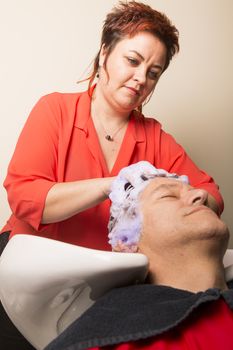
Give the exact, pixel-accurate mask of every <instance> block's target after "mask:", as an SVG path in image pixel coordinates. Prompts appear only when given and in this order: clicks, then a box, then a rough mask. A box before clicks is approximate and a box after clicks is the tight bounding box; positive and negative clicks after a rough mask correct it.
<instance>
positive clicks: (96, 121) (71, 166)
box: [2, 1, 223, 250]
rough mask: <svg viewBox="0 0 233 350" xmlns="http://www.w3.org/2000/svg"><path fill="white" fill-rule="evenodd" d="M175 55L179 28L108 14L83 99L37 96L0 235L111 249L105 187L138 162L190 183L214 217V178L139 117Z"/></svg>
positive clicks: (162, 19) (158, 18) (125, 9)
mask: <svg viewBox="0 0 233 350" xmlns="http://www.w3.org/2000/svg"><path fill="white" fill-rule="evenodd" d="M178 50H179V44H178V32H177V29H176V28H175V27H174V26H173V25H172V24H171V23H170V21H169V19H168V18H167V17H166V16H165V15H163V14H161V13H159V12H157V11H155V10H153V9H152V8H151V7H149V6H147V5H144V4H142V3H137V2H135V1H131V2H128V3H120V4H119V6H117V7H115V8H114V9H113V11H112V12H111V13H109V14H108V15H107V18H106V21H105V23H104V27H103V33H102V40H101V46H100V51H99V53H98V54H97V56H96V58H95V61H94V69H93V74H92V75H91V77H90V84H89V89H88V91H87V92H84V93H67V94H62V93H53V94H50V95H47V96H44V97H43V98H42V99H40V101H39V102H38V103H37V104H36V106H35V107H34V108H33V110H32V112H31V114H30V116H29V118H28V120H27V122H26V124H25V126H24V128H23V131H22V133H21V135H20V137H19V140H18V143H17V146H16V149H15V153H14V155H13V158H12V160H11V162H10V165H9V169H8V174H7V177H6V179H5V183H4V185H5V187H6V190H7V192H8V198H9V203H10V206H11V209H12V215H11V217H10V219H9V220H8V222H7V224H6V225H5V226H4V228H3V229H2V233H4V232H8V233H9V232H10V237H12V236H13V235H14V234H17V233H28V234H35V235H41V236H44V237H49V238H53V239H57V240H61V241H65V242H69V243H72V244H77V245H80V246H86V247H89V248H95V249H103V250H109V249H110V246H109V245H108V244H107V222H108V217H109V200H108V199H107V198H108V193H109V189H110V186H111V183H112V180H113V178H114V176H116V175H117V174H118V172H119V171H120V169H121V168H122V167H124V166H127V165H129V164H132V163H135V162H138V161H140V160H147V161H149V162H151V163H152V164H153V165H155V166H156V168H163V169H166V170H167V171H169V172H175V173H177V174H186V175H188V177H189V179H190V180H191V185H192V186H196V187H200V188H204V189H206V190H207V191H208V193H209V196H208V202H209V203H208V204H209V206H211V207H212V208H213V209H214V210H215V211H216V212H218V213H221V211H222V209H223V201H222V197H221V195H220V193H219V191H218V187H217V185H216V184H215V183H214V181H213V179H212V178H211V177H210V176H208V175H207V174H206V173H204V172H202V171H201V170H199V169H198V168H197V167H196V165H195V164H193V162H192V161H191V160H190V159H189V158H188V156H187V155H186V153H185V151H184V150H183V148H182V147H181V146H180V145H178V144H177V143H176V142H175V140H174V139H173V138H172V137H171V136H170V135H168V134H166V133H165V132H164V131H163V130H162V129H161V125H160V123H159V122H157V121H155V120H154V119H150V118H144V116H143V115H142V113H141V109H142V105H143V104H144V103H146V101H147V100H148V99H149V98H150V96H151V95H152V93H153V91H154V89H155V87H156V84H157V82H158V80H159V78H160V76H161V75H162V73H163V72H164V71H165V70H166V69H167V67H168V66H169V63H170V60H171V59H172V57H173V56H174V54H175V53H177V52H178ZM96 77H97V82H96V84H93V82H94V79H95V78H96Z"/></svg>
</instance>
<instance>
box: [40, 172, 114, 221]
mask: <svg viewBox="0 0 233 350" xmlns="http://www.w3.org/2000/svg"><path fill="white" fill-rule="evenodd" d="M113 179H114V177H106V178H100V179H88V180H81V181H74V182H66V183H56V184H55V185H54V186H53V187H51V189H50V190H49V192H48V195H47V197H46V201H45V207H44V211H43V215H42V220H41V223H42V224H49V223H53V222H59V221H62V220H66V219H68V218H70V217H71V216H73V215H75V214H77V213H79V212H81V211H83V210H86V209H88V208H91V207H93V206H95V205H97V204H99V203H100V202H102V201H103V200H105V199H107V198H108V194H109V191H110V186H111V183H112V181H113Z"/></svg>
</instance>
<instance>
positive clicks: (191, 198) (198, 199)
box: [187, 188, 208, 205]
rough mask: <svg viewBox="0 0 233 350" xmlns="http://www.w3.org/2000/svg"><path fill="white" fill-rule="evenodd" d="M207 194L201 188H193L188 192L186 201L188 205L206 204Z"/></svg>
mask: <svg viewBox="0 0 233 350" xmlns="http://www.w3.org/2000/svg"><path fill="white" fill-rule="evenodd" d="M207 199H208V192H207V191H206V190H203V189H202V188H194V189H191V190H190V191H188V194H187V201H188V204H189V205H205V204H207Z"/></svg>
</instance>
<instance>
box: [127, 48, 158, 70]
mask: <svg viewBox="0 0 233 350" xmlns="http://www.w3.org/2000/svg"><path fill="white" fill-rule="evenodd" d="M129 51H130V52H134V53H135V54H136V55H137V56H139V57H140V58H141V60H143V61H145V58H144V57H143V56H142V55H141V54H140V53H139V52H138V51H136V50H129ZM153 67H155V68H159V69H161V70H163V67H162V66H160V64H153Z"/></svg>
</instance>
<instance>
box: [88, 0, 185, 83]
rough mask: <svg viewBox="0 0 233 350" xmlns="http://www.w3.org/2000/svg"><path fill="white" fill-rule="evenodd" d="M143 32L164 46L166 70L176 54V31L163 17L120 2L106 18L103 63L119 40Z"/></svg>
mask: <svg viewBox="0 0 233 350" xmlns="http://www.w3.org/2000/svg"><path fill="white" fill-rule="evenodd" d="M143 31H146V32H149V33H151V34H153V35H154V36H155V37H157V38H158V39H160V40H161V41H162V42H163V43H164V44H165V46H166V48H167V57H166V62H165V66H164V70H165V69H167V67H168V66H169V63H170V61H171V59H172V57H173V56H174V55H175V54H176V53H177V52H178V51H179V41H178V35H179V33H178V30H177V29H176V27H175V26H174V25H172V23H171V21H170V20H169V19H168V17H167V16H166V15H165V14H163V13H161V12H158V11H156V10H154V9H152V8H151V7H150V6H149V5H146V4H143V3H141V2H137V1H129V2H128V1H120V2H119V4H118V5H117V6H115V7H114V8H113V10H112V11H111V12H110V13H109V14H108V15H107V17H106V19H105V21H104V25H103V31H102V37H101V45H100V47H102V46H103V47H104V48H105V51H106V59H107V57H108V56H109V54H110V53H111V52H112V50H113V49H114V47H115V46H116V44H117V43H118V42H119V41H120V40H122V39H124V38H125V37H132V36H134V35H135V34H137V33H139V32H143ZM99 56H100V50H99V52H98V54H97V55H96V57H95V59H94V66H93V72H92V74H91V76H90V78H89V79H90V82H89V88H90V86H91V84H92V82H93V80H94V79H95V76H96V74H97V72H98V69H99Z"/></svg>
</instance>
